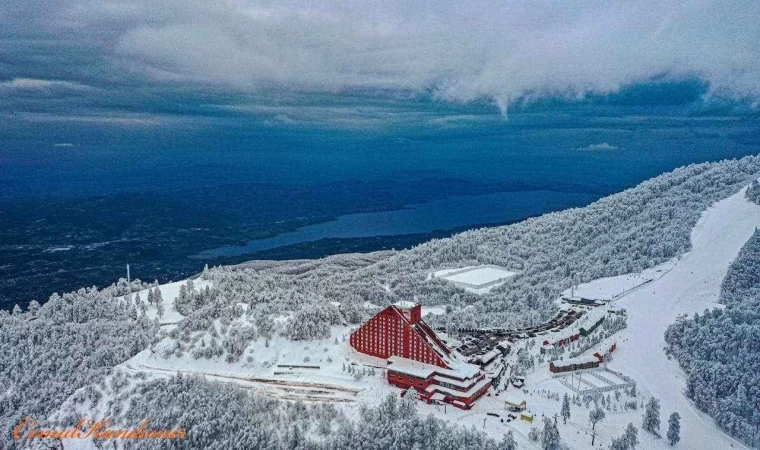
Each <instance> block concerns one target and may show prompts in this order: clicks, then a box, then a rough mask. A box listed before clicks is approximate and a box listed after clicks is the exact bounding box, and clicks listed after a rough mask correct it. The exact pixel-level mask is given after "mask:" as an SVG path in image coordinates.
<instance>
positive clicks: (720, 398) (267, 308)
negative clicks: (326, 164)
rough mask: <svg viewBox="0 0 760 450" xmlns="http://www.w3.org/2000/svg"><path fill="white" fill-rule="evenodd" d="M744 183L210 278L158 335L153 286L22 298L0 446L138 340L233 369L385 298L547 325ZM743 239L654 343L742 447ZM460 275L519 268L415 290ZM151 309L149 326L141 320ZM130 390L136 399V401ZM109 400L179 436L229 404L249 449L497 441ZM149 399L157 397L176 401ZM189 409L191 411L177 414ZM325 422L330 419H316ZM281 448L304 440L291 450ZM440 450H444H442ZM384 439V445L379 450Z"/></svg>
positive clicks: (207, 385)
mask: <svg viewBox="0 0 760 450" xmlns="http://www.w3.org/2000/svg"><path fill="white" fill-rule="evenodd" d="M758 175H760V158H759V157H747V158H744V159H742V160H738V161H724V162H721V163H706V164H699V165H692V166H688V167H685V168H681V169H678V170H676V171H674V172H671V173H668V174H664V175H661V176H659V177H657V178H654V179H652V180H649V181H647V182H644V183H642V184H641V185H639V186H637V187H635V188H632V189H629V190H627V191H624V192H622V193H619V194H616V195H613V196H610V197H607V198H604V199H602V200H599V201H598V202H596V203H594V204H592V205H590V206H588V207H585V208H579V209H572V210H567V211H562V212H557V213H552V214H547V215H544V216H541V217H538V218H534V219H529V220H526V221H524V222H520V223H517V224H514V225H509V226H503V227H494V228H484V229H479V230H472V231H468V232H465V233H462V234H459V235H456V236H453V237H451V238H448V239H442V240H434V241H431V242H428V243H425V244H422V245H420V246H417V247H415V248H413V249H411V250H405V251H384V252H375V253H370V254H347V255H335V256H331V257H327V258H323V259H320V260H295V261H253V262H250V263H246V264H241V265H238V266H229V267H217V268H210V269H207V270H204V271H203V273H202V274H200V275H199V277H198V278H196V279H194V280H189V281H187V282H186V283H183V285H182V286H181V287H180V288H179V294H178V295H177V296H176V298H175V299H174V301H173V302H171V304H170V303H169V302H168V301H167V304H166V308H171V309H172V311H168V312H170V313H171V314H173V317H176V319H172V321H171V323H170V324H167V325H170V326H169V327H167V328H166V329H164V330H162V331H159V329H160V327H159V317H160V316H161V315H162V314H161V313H159V305H162V304H161V303H160V302H159V303H158V304H156V303H155V297H153V299H154V302H153V303H151V302H150V300H149V299H150V298H151V297H152V296H154V295H160V290H155V291H150V294H151V296H149V297H148V306H147V307H146V305H145V303H144V301H145V300H146V299H145V298H144V299H141V300H140V301H135V303H130V302H129V301H127V300H125V297H124V296H125V294H127V293H128V292H130V290H131V291H132V292H135V291H138V290H144V289H149V288H152V287H153V285H148V284H145V283H141V282H139V281H135V282H133V285H132V287H131V288H130V286H128V285H127V284H126V282H124V281H120V282H119V283H117V284H115V285H113V286H109V287H106V288H104V289H101V290H98V289H95V288H88V289H81V290H79V291H77V292H73V293H69V294H64V295H57V294H56V295H53V296H52V297H51V299H50V300H49V301H48V302H47V303H46V304H44V305H43V306H40V305H39V304H38V303H37V302H34V301H33V302H31V303H30V304H29V306H28V308H26V310H25V311H24V310H22V308H14V311H13V312H12V313H10V314H9V313H8V312H5V311H0V362H2V363H1V364H0V375H1V376H0V428H2V432H3V433H4V434H3V439H4V440H5V441H6V442H8V445H7V446H6V447H8V448H14V447H13V445H15V443H14V442H12V441H9V440H8V439H7V437H8V436H9V434H8V432H9V430H10V428H11V427H12V426H13V425H14V424H16V423H18V420H19V418H20V417H23V416H34V417H37V418H44V417H48V416H49V414H50V413H52V412H53V411H55V410H56V409H57V408H59V407H60V406H61V405H62V404H63V403H64V401H65V400H66V399H67V398H71V397H72V395H74V394H75V392H76V396H78V397H77V398H78V399H80V400H81V401H82V402H84V401H89V402H91V403H93V404H96V403H98V401H99V399H100V396H101V395H104V392H103V391H102V390H101V389H100V388H96V386H100V385H101V384H102V383H103V380H104V379H105V378H106V377H107V375H108V374H109V373H111V372H112V370H113V368H114V367H115V366H117V365H119V364H121V363H123V362H124V361H126V360H127V359H129V358H131V357H132V356H134V355H135V354H136V353H138V352H140V351H141V350H145V349H147V348H149V347H151V348H154V347H153V346H152V344H154V343H157V342H158V341H159V340H161V339H162V338H163V343H162V345H161V346H160V348H159V346H155V348H156V349H157V350H159V351H160V352H161V353H162V354H161V356H163V357H164V358H168V357H170V356H172V355H174V356H181V355H182V354H183V353H185V352H187V353H189V354H190V355H191V356H192V357H194V358H224V360H226V361H227V362H230V363H232V362H236V361H238V360H240V359H241V357H242V356H243V355H244V354H245V353H246V349H247V348H249V345H250V344H251V342H252V341H254V340H264V341H267V343H268V341H269V340H270V339H273V338H274V337H278V338H287V339H290V340H297V341H300V340H311V339H316V338H319V339H325V338H329V339H330V340H332V339H333V338H332V337H330V327H331V326H333V325H343V324H355V323H359V322H361V321H362V320H364V319H365V318H367V317H368V316H369V315H370V314H371V313H372V311H373V308H375V307H383V306H385V305H388V304H390V303H393V302H396V301H398V300H413V301H416V302H419V303H422V304H423V305H428V306H445V308H442V311H445V313H444V314H441V315H438V316H428V317H427V320H428V321H429V322H431V323H433V324H434V325H445V326H493V325H498V326H505V327H512V326H520V325H526V324H531V323H535V322H539V321H543V320H546V319H548V318H549V317H550V316H553V315H554V314H555V313H556V311H554V310H553V308H554V306H553V301H554V300H555V299H556V298H557V297H558V296H559V294H560V293H561V292H562V291H563V290H565V289H567V288H569V287H570V286H571V285H574V284H577V283H581V282H586V281H590V280H592V279H596V278H600V277H606V276H613V275H620V274H624V273H631V272H635V271H640V270H642V269H644V268H648V267H652V266H654V265H656V264H659V263H661V262H663V261H667V260H669V259H671V258H673V257H678V256H680V255H681V254H682V253H683V252H685V251H687V250H688V249H689V246H690V241H689V236H690V232H691V230H692V228H693V227H694V225H695V223H696V222H697V219H698V218H699V216H700V214H701V213H702V211H704V210H705V209H707V208H708V207H709V206H710V205H711V204H713V203H714V202H716V201H717V200H720V199H722V198H725V197H728V196H729V195H731V194H733V193H735V192H737V191H738V190H739V189H741V188H742V187H744V186H746V185H747V184H749V183H750V182H751V181H753V180H755V179H757V177H758ZM758 240H760V238H757V237H756V238H755V239H753V241H752V243H750V244H748V246H747V248H745V250H744V251H742V254H741V256H740V258H739V260H737V262H736V263H735V264H734V266H733V267H732V269H731V271H730V272H729V274H728V275H727V277H726V282H725V283H724V290H723V300H724V302H725V303H726V305H727V308H726V310H725V311H720V310H718V311H713V312H708V313H705V314H704V315H702V316H699V317H697V318H695V319H694V320H691V321H687V322H683V323H681V324H678V325H676V326H675V327H674V328H672V329H671V331H670V332H669V343H670V344H671V346H672V349H671V351H672V352H673V354H674V355H676V357H677V358H678V359H679V361H680V362H681V364H682V365H683V366H684V368H685V369H686V370H687V372H689V386H690V395H691V396H692V397H693V398H694V399H695V402H696V403H697V405H698V406H700V407H701V408H703V409H705V410H707V411H708V412H710V413H711V414H713V415H714V416H715V417H716V419H717V420H718V421H719V423H721V425H722V426H724V427H725V428H726V429H727V430H729V432H731V433H734V434H736V435H738V436H742V437H744V439H745V440H747V439H755V441H754V442H755V443H757V439H758V438H757V436H754V437H752V436H750V434H751V433H750V431H751V430H752V429H756V428H757V427H758V424H760V417H759V416H758V415H757V414H758V413H757V411H760V405H758V404H757V401H756V399H757V398H758V397H759V396H760V393H759V392H758V387H757V385H756V383H755V384H752V381H753V380H752V376H753V375H754V376H755V381H756V374H757V373H758V371H759V370H760V364H759V363H758V355H760V350H759V349H758V344H757V342H760V336H759V335H760V332H759V331H758V326H759V325H757V324H758V317H757V310H758V308H760V300H759V299H760V295H759V294H758V291H757V290H756V289H757V287H756V286H757V285H758V283H757V281H758V280H757V279H755V278H753V277H756V276H757V273H758V271H757V268H754V267H755V265H757V264H758V262H757V261H760V256H758V254H760V244H758V243H757V241H758ZM473 264H497V265H500V266H503V267H506V268H509V269H511V270H516V271H518V272H519V273H518V275H516V276H514V277H512V278H510V279H509V280H508V281H507V282H505V283H504V284H503V285H501V286H498V287H496V288H494V289H493V290H492V291H490V292H489V293H485V294H481V295H477V294H474V293H471V292H468V291H465V290H463V289H462V288H459V287H457V286H455V285H453V284H451V283H448V282H446V281H445V280H442V279H439V278H430V277H429V274H430V272H432V271H435V270H440V269H444V268H455V267H464V266H467V265H473ZM752 268H754V271H753V270H750V269H752ZM752 283H754V287H753V285H752ZM144 297H145V296H144ZM133 298H134V299H135V300H136V299H137V298H139V297H138V296H136V295H133ZM171 298H174V297H173V296H172V297H171ZM161 308H163V306H161ZM752 308H754V312H753V310H752ZM146 309H148V310H149V313H148V315H146V312H145V311H146ZM154 310H155V315H154V316H155V317H152V320H151V319H148V317H149V316H150V315H153V311H154ZM622 322H623V321H621V323H622ZM705 324H707V325H705ZM718 324H720V326H718ZM175 325H176V326H175ZM169 329H170V330H171V331H167V330H169ZM693 334H696V335H699V336H700V338H699V340H697V339H693V338H692V337H691V336H692V335H693ZM703 334H704V335H705V336H702V335H703ZM714 336H721V338H720V339H718V338H713V337H714ZM166 338H168V339H166ZM338 339H339V337H338V338H335V342H336V343H337V342H338ZM696 342H700V347H697V346H696ZM167 344H168V345H167ZM705 349H708V350H705ZM705 351H707V353H705ZM705 355H706V356H705ZM714 361H716V362H719V363H720V364H714V363H713V362H714ZM130 376H131V375H130ZM112 378H113V377H112ZM133 384H134V385H135V386H137V385H139V386H140V387H139V388H137V387H135V388H134V389H133V388H132V387H130V386H132V385H133ZM742 385H743V386H744V387H743V388H741V387H738V386H742ZM122 387H123V389H124V390H123V392H122V391H118V389H117V390H116V393H117V394H118V395H122V396H123V400H125V402H126V399H127V398H129V402H128V403H129V405H130V407H129V408H126V409H118V408H119V406H118V405H117V403H112V404H111V405H110V406H109V407H110V408H114V409H112V410H110V411H109V413H111V414H113V415H115V416H116V417H121V418H122V419H123V420H124V423H128V422H129V423H132V422H131V421H132V419H133V416H131V415H130V414H134V417H138V416H139V417H140V418H143V417H146V416H149V417H151V418H152V419H154V420H159V419H160V420H165V421H166V422H165V423H163V422H161V423H158V424H159V425H167V426H169V425H171V426H174V425H175V424H176V423H175V422H176V421H178V420H182V421H183V424H186V425H187V426H191V425H192V426H193V429H196V427H197V429H209V430H215V431H214V432H215V433H216V432H217V431H219V432H223V431H224V430H232V429H233V428H225V427H226V426H225V425H223V424H221V423H217V422H215V421H216V420H217V419H218V418H219V417H226V415H227V414H228V413H227V412H226V411H227V410H228V409H229V410H230V411H233V412H232V413H230V414H233V415H235V416H236V417H242V418H244V419H239V418H236V419H235V420H234V421H231V422H230V423H231V424H233V426H234V427H239V428H234V429H235V433H227V434H225V436H226V437H227V438H228V439H238V440H243V441H240V442H245V443H246V445H247V443H248V442H249V441H247V440H250V442H257V440H259V441H260V442H262V443H266V442H269V441H268V440H270V439H271V440H272V441H271V442H277V443H278V444H277V445H281V444H282V445H283V446H286V447H287V448H407V446H408V447H409V448H412V447H413V446H414V445H417V446H418V447H419V448H474V449H480V448H499V447H496V445H502V446H503V445H506V444H504V443H501V444H497V443H496V442H494V441H489V440H487V439H485V438H484V437H483V436H482V435H480V434H479V433H477V432H473V431H466V430H464V429H461V428H453V427H451V426H446V425H444V424H443V422H440V421H437V420H434V419H421V418H418V417H417V416H413V418H410V417H412V416H409V415H405V414H410V413H409V412H408V409H409V408H410V407H407V406H400V405H396V404H394V402H395V400H390V399H389V400H387V402H386V403H383V405H382V406H379V407H372V408H366V409H365V410H363V412H362V414H361V415H360V417H358V418H351V419H350V420H349V419H346V418H345V417H342V416H341V414H338V413H336V412H335V411H332V410H330V409H329V408H328V407H325V408H326V409H325V411H321V412H320V411H310V412H309V413H308V414H307V413H304V412H303V409H304V408H306V409H307V410H308V409H309V408H317V407H313V406H308V407H306V406H304V405H299V404H297V403H296V404H288V403H285V402H282V401H281V400H273V399H264V398H257V397H251V399H250V400H249V399H247V397H246V396H245V395H242V394H241V393H244V392H246V391H245V390H242V389H241V388H234V387H229V386H225V385H221V384H216V383H212V382H207V381H204V380H201V379H196V378H179V377H177V378H172V379H170V380H163V381H162V380H155V379H152V380H144V382H143V381H140V380H138V381H135V380H132V381H130V382H129V383H125V384H124V386H122ZM113 392H114V391H113V389H112V390H111V393H109V395H111V394H112V393H113ZM161 392H171V393H172V395H174V397H170V396H163V395H162V394H160V393H161ZM202 392H205V394H204V393H202ZM167 395H168V394H167ZM233 397H234V398H235V399H234V400H233ZM175 398H176V399H175ZM155 399H158V400H155ZM713 399H715V400H716V402H717V403H709V402H711V401H712V400H713ZM752 399H755V403H753V400H752ZM154 400H155V401H154ZM191 400H192V401H193V402H196V403H194V405H197V407H194V408H191V409H189V410H188V408H186V406H187V404H189V403H188V402H189V401H191ZM272 402H275V403H272ZM125 404H126V403H125ZM167 405H176V406H175V407H168V406H167ZM132 408H134V409H132ZM405 408H406V409H405ZM130 411H132V412H130ZM273 411H274V412H273ZM270 413H271V414H273V416H272V417H275V418H276V420H272V421H271V423H269V422H267V424H266V427H264V428H263V429H261V430H260V431H259V432H257V431H250V432H246V431H245V430H252V428H251V427H255V424H256V423H259V422H261V420H263V419H262V417H263V414H270ZM298 414H304V415H305V416H309V417H311V416H313V417H314V419H313V420H311V419H310V420H311V421H310V422H309V421H305V422H303V423H300V422H299V421H297V420H295V421H294V420H289V419H288V417H290V416H292V415H298ZM305 416H304V417H305ZM326 416H329V417H330V419H329V420H327V419H324V418H323V417H326ZM72 417H73V416H72ZM299 417H300V416H299ZM399 417H403V420H401V419H399ZM320 421H321V422H320ZM293 423H297V424H298V426H297V427H294V426H292V424H293ZM407 423H409V424H411V425H409V426H414V427H419V429H427V428H430V429H431V430H435V429H438V430H442V431H439V432H438V434H437V436H440V437H441V438H440V441H436V442H432V443H430V442H427V441H423V442H418V441H415V439H427V438H426V437H425V436H432V435H433V434H434V433H430V434H427V433H421V434H420V433H416V434H415V433H412V432H410V431H409V429H407V428H406V427H407V425H406V424H407ZM286 424H287V426H286ZM320 427H321V429H322V431H320ZM753 427H754V428H753ZM328 428H329V429H331V430H335V431H336V432H335V433H333V434H330V435H329V436H328V434H329V433H325V432H324V431H325V430H327V429H328ZM748 430H749V431H748ZM209 433H210V434H201V435H200V436H198V437H197V439H205V440H204V441H202V442H201V441H198V443H197V444H198V446H197V447H196V446H195V443H194V444H193V445H190V446H189V448H213V447H212V446H211V444H210V443H211V442H213V441H214V436H216V437H219V436H220V435H214V434H213V433H211V432H209ZM333 435H334V436H333ZM404 439H407V440H409V441H405V440H404ZM431 439H432V438H431ZM436 439H438V438H436ZM235 442H237V441H235ZM288 442H290V443H291V444H292V443H294V442H296V443H298V442H302V444H298V445H300V447H299V446H296V447H293V446H292V445H291V444H288ZM378 442H379V443H381V444H378ZM450 442H454V443H456V445H454V446H453V447H452V446H449V445H450V444H449V443H450ZM394 443H399V444H398V446H397V447H394V445H395V444H394ZM207 444H208V445H207ZM144 445H158V446H160V445H163V444H162V443H160V442H154V443H151V444H144ZM262 445H263V444H262ZM420 446H421V447H420ZM219 448H222V447H219ZM225 448H229V447H225ZM252 448H256V447H255V446H254V447H252Z"/></svg>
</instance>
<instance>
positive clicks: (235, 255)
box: [0, 95, 760, 308]
mask: <svg viewBox="0 0 760 450" xmlns="http://www.w3.org/2000/svg"><path fill="white" fill-rule="evenodd" d="M700 98H701V95H698V96H694V98H693V99H691V100H688V99H687V101H684V102H681V103H679V102H672V103H671V102H669V101H662V102H660V103H657V102H653V103H649V102H639V103H636V102H633V103H628V102H627V101H620V100H626V99H618V102H617V103H609V102H606V101H602V102H600V103H594V104H578V105H576V104H571V105H567V104H562V103H551V102H550V103H546V104H538V105H536V106H530V107H526V108H523V109H520V108H516V109H515V110H511V111H510V112H509V117H508V118H505V117H502V116H500V115H499V114H498V113H496V112H495V111H494V108H493V106H492V105H480V106H479V105H448V104H443V103H441V102H437V101H428V100H420V101H410V103H409V104H403V105H397V104H393V105H384V104H383V103H382V101H381V100H378V101H376V102H375V103H372V100H366V101H368V102H369V103H368V104H366V105H365V104H364V103H361V102H360V103H361V104H357V105H352V106H355V108H353V107H352V108H351V110H352V111H355V112H357V113H359V114H362V115H363V117H364V116H366V117H364V118H366V119H367V121H358V122H356V121H355V122H353V123H349V124H347V126H345V127H344V126H340V125H339V126H331V125H329V124H328V125H325V124H319V123H317V124H314V123H311V122H309V121H303V122H295V123H290V122H289V123H279V124H278V122H277V121H276V120H274V118H270V119H272V120H260V119H262V118H260V117H258V118H257V117H253V118H249V117H228V118H217V119H215V120H212V121H208V122H207V121H205V120H200V121H198V122H196V121H195V120H190V121H186V122H185V121H182V120H178V121H176V122H175V121H170V122H167V123H166V124H162V125H161V126H156V127H145V126H140V127H137V128H135V127H130V126H115V127H114V126H108V125H98V124H86V125H85V124H82V123H80V122H78V121H70V122H69V121H63V122H59V123H56V124H55V126H52V125H51V124H50V123H48V122H36V121H30V122H23V123H21V122H17V123H16V125H14V127H12V128H2V126H0V142H1V143H2V145H1V146H0V308H2V307H6V305H12V304H13V303H15V302H19V303H21V304H26V303H27V302H28V301H29V300H31V299H32V298H35V299H37V300H40V301H44V299H46V298H48V297H49V296H50V294H52V293H53V292H56V291H57V292H66V291H70V290H73V289H76V288H78V287H81V286H88V285H90V286H91V285H93V284H95V285H98V286H103V285H108V284H110V283H112V282H114V281H116V280H117V279H118V277H120V276H124V273H123V272H124V267H125V266H126V264H127V263H129V264H130V266H131V267H132V275H133V276H135V277H139V278H141V279H145V280H154V279H158V280H159V281H166V280H172V279H178V278H181V277H186V276H188V275H190V274H193V273H197V272H199V271H200V270H202V269H203V265H204V264H205V263H206V262H207V261H204V260H203V258H217V259H216V261H215V262H214V263H218V264H233V263H236V262H240V261H243V260H245V259H250V258H249V256H248V255H249V254H250V253H251V252H254V253H256V252H260V253H262V254H263V255H267V254H269V255H276V254H277V249H281V250H283V251H282V252H281V253H282V254H286V255H287V256H288V257H292V258H299V257H302V256H301V254H299V251H303V252H305V253H304V255H311V254H314V247H315V246H311V245H309V244H308V243H310V242H313V241H315V240H320V239H322V238H336V237H337V238H342V237H345V238H352V237H354V238H356V237H359V238H361V237H374V236H381V237H379V238H378V239H377V241H381V240H383V238H382V236H396V237H397V238H396V239H392V238H386V239H385V240H386V241H387V242H400V241H399V239H398V237H399V236H400V235H404V236H410V235H415V233H418V234H419V233H422V234H424V233H426V232H430V231H437V230H453V229H457V230H459V229H462V228H466V227H470V226H480V225H483V224H490V223H505V222H509V221H513V220H516V219H521V218H524V217H527V216H532V215H535V214H540V213H544V212H548V211H555V210H561V209H565V208H569V207H572V206H581V205H584V204H587V203H589V202H591V201H593V200H594V199H595V198H598V197H600V196H603V195H608V194H610V193H613V192H619V191H621V190H623V189H626V188H628V187H632V186H634V185H636V184H638V183H640V182H642V181H644V180H646V179H649V178H652V177H654V176H657V175H659V174H661V173H664V172H667V171H670V170H673V169H674V168H676V167H679V166H683V165H688V164H691V163H701V162H706V161H719V160H722V159H726V158H739V157H742V156H745V155H750V154H758V153H760V116H759V115H758V114H757V111H756V109H752V110H744V111H742V110H741V108H738V109H737V108H733V107H728V106H725V107H721V105H720V104H711V105H710V107H709V108H706V107H705V106H706V105H704V104H703V103H701V100H700ZM666 100H667V99H666ZM364 101H365V100H362V102H364ZM327 106H328V107H327V108H325V115H326V116H328V117H329V113H330V111H333V109H332V108H331V107H330V105H327ZM344 106H345V105H344ZM60 143H67V144H70V145H66V146H60V145H57V144H60ZM426 180H428V181H426ZM430 180H432V181H430ZM497 192H500V193H498V194H494V193H497ZM485 194H489V195H485ZM463 195H469V197H458V196H463ZM403 205H409V206H407V207H406V208H403V209H401V208H402V206H403ZM378 211H382V212H378ZM299 227H300V228H299ZM254 239H256V240H254ZM370 239H371V238H370ZM247 241H250V242H248V243H247V244H245V245H235V244H237V243H245V242H247ZM299 243H300V244H301V245H292V244H299ZM322 244H325V248H334V249H335V251H345V250H344V249H346V248H350V247H345V246H341V245H337V244H336V245H332V243H330V242H324V241H323V242H322ZM320 245H321V244H320ZM394 245H395V244H394ZM283 246H286V247H289V250H288V249H283V248H282V247H283ZM317 246H318V245H317ZM62 248H68V249H69V250H66V251H62V250H61V251H52V250H53V249H62ZM362 248H364V249H369V247H362ZM382 248H387V247H382ZM267 249H269V250H267ZM267 252H269V253H267ZM324 254H326V253H320V255H324ZM199 256H200V257H201V258H200V259H199ZM256 256H262V255H255V254H254V255H253V256H251V258H252V257H256ZM262 257H266V256H262Z"/></svg>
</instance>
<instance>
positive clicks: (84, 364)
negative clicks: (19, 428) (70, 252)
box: [0, 286, 157, 449]
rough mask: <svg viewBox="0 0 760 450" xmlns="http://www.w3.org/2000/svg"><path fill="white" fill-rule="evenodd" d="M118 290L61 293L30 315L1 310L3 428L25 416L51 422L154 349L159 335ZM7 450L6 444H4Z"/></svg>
mask: <svg viewBox="0 0 760 450" xmlns="http://www.w3.org/2000/svg"><path fill="white" fill-rule="evenodd" d="M113 292H117V293H118V292H119V291H118V288H116V287H115V286H114V287H111V288H107V289H104V290H102V291H98V290H97V289H94V288H88V289H80V290H79V291H77V292H72V293H69V294H65V295H63V296H59V295H53V296H52V297H51V298H50V300H49V301H48V302H47V303H45V304H44V305H42V306H39V304H38V303H37V302H35V301H32V302H31V303H30V304H29V308H28V310H27V311H26V312H22V311H21V309H20V308H14V311H13V313H12V314H10V315H9V314H8V313H7V311H0V430H1V431H2V436H3V439H2V441H0V444H2V443H3V442H5V441H7V442H5V444H6V447H5V448H8V449H11V448H14V447H13V446H14V445H15V442H13V441H11V440H10V438H9V436H10V430H11V429H12V428H13V427H14V426H15V425H16V424H17V423H18V422H19V420H20V419H21V418H22V417H25V416H29V417H36V418H44V417H46V416H47V415H48V414H49V413H50V412H52V411H53V410H54V409H55V408H57V407H59V406H60V405H61V404H62V403H63V402H64V400H66V399H67V398H68V397H69V396H70V395H72V394H73V393H74V392H75V391H76V390H77V389H79V388H82V387H84V386H86V385H89V384H91V383H97V382H98V381H99V380H101V379H103V378H104V377H105V376H106V375H108V374H109V373H110V372H111V370H112V369H113V367H114V366H116V365H117V364H120V363H121V362H123V361H125V360H127V359H129V358H130V357H132V356H133V355H135V354H136V353H138V352H139V351H141V350H143V349H145V348H146V347H147V346H148V345H150V342H151V339H152V338H153V336H155V334H156V332H157V329H156V328H155V326H154V324H153V323H151V322H150V321H148V320H146V319H145V318H144V317H143V316H139V317H138V316H137V315H136V314H135V311H134V307H133V306H132V305H131V304H128V302H127V301H126V300H124V299H123V298H121V297H120V298H114V297H113V296H112V293H113ZM0 447H2V445H0Z"/></svg>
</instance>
